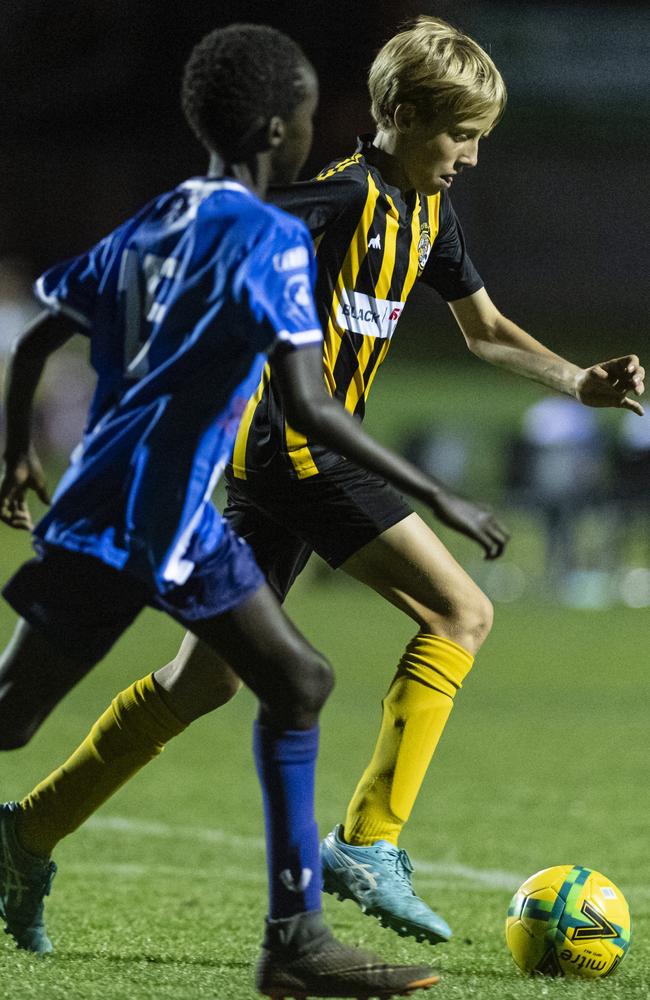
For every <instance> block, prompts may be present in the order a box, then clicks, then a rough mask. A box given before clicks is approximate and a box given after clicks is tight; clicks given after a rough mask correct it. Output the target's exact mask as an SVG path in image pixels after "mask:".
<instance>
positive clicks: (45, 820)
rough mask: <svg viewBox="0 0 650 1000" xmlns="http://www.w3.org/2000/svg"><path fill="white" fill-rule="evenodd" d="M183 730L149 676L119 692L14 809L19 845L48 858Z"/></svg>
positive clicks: (182, 725) (182, 726) (183, 724)
mask: <svg viewBox="0 0 650 1000" xmlns="http://www.w3.org/2000/svg"><path fill="white" fill-rule="evenodd" d="M185 728H186V726H185V723H182V722H180V721H179V719H177V718H176V716H175V715H174V713H173V712H172V711H171V710H170V709H169V708H168V707H167V705H166V704H165V703H164V701H163V699H162V697H161V695H160V692H159V690H158V687H157V685H156V682H155V681H154V677H153V674H149V675H148V676H147V677H143V678H142V679H141V680H139V681H136V682H135V684H132V685H131V687H128V688H126V690H125V691H122V692H120V694H118V695H117V697H115V698H114V699H113V701H112V702H111V704H110V706H109V707H108V708H107V710H106V711H105V712H104V714H103V715H102V716H100V718H99V719H98V720H97V722H96V723H95V725H94V726H93V727H92V729H91V730H90V732H89V733H88V736H87V737H86V738H85V740H84V741H83V743H82V744H81V745H80V746H79V747H78V748H77V749H76V750H75V751H74V753H73V754H72V756H71V757H69V758H68V760H67V761H66V762H65V764H63V765H62V766H61V767H59V768H57V770H56V771H53V772H52V774H50V775H49V776H48V777H47V778H46V779H45V780H44V781H42V782H41V783H40V784H39V785H37V786H36V788H35V789H34V790H33V791H32V792H30V794H29V795H28V796H27V797H26V798H24V799H23V800H22V802H21V803H20V808H21V810H22V814H21V816H20V820H19V823H18V829H17V834H18V839H19V840H20V843H21V845H22V846H23V847H24V849H25V850H26V851H28V852H29V853H30V854H37V855H45V856H49V855H50V854H51V853H52V850H53V848H54V846H55V845H56V844H58V842H59V841H60V840H61V839H62V838H63V837H66V836H67V835H68V834H69V833H72V832H73V830H76V829H77V828H78V827H79V826H81V824H82V823H83V822H84V821H85V820H87V819H88V817H89V816H91V815H92V813H94V812H95V810H96V809H98V808H99V806H100V805H101V804H102V803H103V802H105V801H106V800H107V799H108V798H110V796H111V795H112V794H113V793H114V792H116V791H117V789H118V788H120V786H121V785H123V784H124V783H125V782H126V781H128V780H129V778H131V777H132V776H133V775H134V774H135V773H136V772H137V771H139V770H140V768H141V767H144V765H145V764H147V763H148V762H149V761H150V760H153V758H154V757H156V756H158V754H159V753H161V752H162V750H163V748H164V746H165V743H167V741H168V740H170V739H171V738H172V737H173V736H176V735H177V734H178V733H180V732H182V731H183V729H185Z"/></svg>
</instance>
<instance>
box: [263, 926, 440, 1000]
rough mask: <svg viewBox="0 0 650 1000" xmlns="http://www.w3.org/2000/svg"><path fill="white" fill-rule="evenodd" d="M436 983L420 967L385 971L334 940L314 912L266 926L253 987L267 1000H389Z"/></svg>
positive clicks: (367, 955) (364, 953) (385, 965)
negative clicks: (344, 999) (337, 999)
mask: <svg viewBox="0 0 650 1000" xmlns="http://www.w3.org/2000/svg"><path fill="white" fill-rule="evenodd" d="M437 982H438V976H435V975H434V974H433V972H432V971H431V969H430V968H429V967H428V966H425V965H391V964H389V963H387V962H384V961H383V959H381V958H378V957H377V955H373V954H372V952H368V951H363V950H362V949H360V948H352V947H350V946H349V945H346V944H343V943H342V942H340V941H337V939H336V938H335V937H334V935H333V934H332V932H331V931H330V930H329V928H328V927H326V926H325V924H324V922H323V918H322V915H321V914H320V913H319V912H312V913H299V914H297V915H296V916H295V917H289V918H288V919H286V920H268V921H267V924H266V934H265V936H264V941H263V943H262V954H261V956H260V959H259V962H258V966H257V976H256V985H257V988H258V990H259V991H260V993H261V994H262V995H263V996H267V997H270V998H271V1000H308V998H309V997H332V998H334V997H348V998H352V1000H370V998H371V997H377V998H378V1000H389V998H390V997H402V996H409V995H410V994H411V993H414V992H415V991H416V990H424V989H427V988H428V987H429V986H434V985H435V984H436V983H437Z"/></svg>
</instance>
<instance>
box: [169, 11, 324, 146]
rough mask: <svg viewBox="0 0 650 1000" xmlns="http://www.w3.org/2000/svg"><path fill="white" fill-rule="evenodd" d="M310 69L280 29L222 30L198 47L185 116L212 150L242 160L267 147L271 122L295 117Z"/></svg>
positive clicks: (188, 71)
mask: <svg viewBox="0 0 650 1000" xmlns="http://www.w3.org/2000/svg"><path fill="white" fill-rule="evenodd" d="M305 68H308V69H311V64H310V62H309V60H308V59H307V57H306V56H305V54H304V53H303V51H302V49H301V48H300V46H299V45H297V44H296V42H294V41H293V39H291V38H289V37H288V36H287V35H285V34H283V33H282V32H281V31H277V30H276V29H275V28H270V27H269V26H268V25H264V24H231V25H229V26H228V27H227V28H217V30H216V31H211V32H210V34H209V35H206V36H205V38H202V39H201V41H200V42H199V43H198V44H197V45H196V46H195V47H194V49H193V50H192V53H191V55H190V57H189V59H188V61H187V64H186V66H185V72H184V74H183V87H182V104H183V111H184V113H185V117H186V119H187V121H188V123H189V125H190V127H191V128H192V130H193V131H194V133H195V135H196V136H197V137H198V138H199V139H200V141H201V142H202V143H203V145H204V146H206V147H207V148H208V149H209V150H210V151H211V152H212V151H215V152H218V153H220V154H221V155H222V156H223V157H224V158H225V159H227V160H229V161H230V162H234V163H237V162H241V161H242V160H245V159H247V157H249V156H251V155H252V154H253V153H255V152H259V151H261V150H262V149H263V148H265V142H264V139H263V133H264V131H265V128H266V125H267V124H268V122H269V120H270V119H271V118H272V117H273V116H274V115H278V116H279V117H280V118H285V119H286V118H290V117H291V115H292V113H293V111H294V110H295V108H296V107H297V106H298V105H299V104H300V102H301V101H302V100H303V99H304V98H305V96H306V90H305V81H304V75H303V74H301V72H300V71H301V70H304V69H305Z"/></svg>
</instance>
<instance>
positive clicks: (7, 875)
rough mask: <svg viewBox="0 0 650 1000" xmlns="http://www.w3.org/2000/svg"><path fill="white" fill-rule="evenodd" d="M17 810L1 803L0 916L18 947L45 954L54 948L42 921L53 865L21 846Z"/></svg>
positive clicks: (52, 875)
mask: <svg viewBox="0 0 650 1000" xmlns="http://www.w3.org/2000/svg"><path fill="white" fill-rule="evenodd" d="M18 808H19V807H18V803H16V802H5V803H2V804H0V917H2V919H3V920H4V922H5V934H11V936H12V937H13V939H14V941H15V942H16V945H17V946H18V948H24V949H25V951H33V952H36V953H37V954H39V955H47V954H48V953H49V952H51V951H52V950H53V948H52V942H51V941H50V939H49V937H48V936H47V931H46V930H45V924H44V922H43V900H44V899H45V897H46V896H49V894H50V888H51V886H52V879H53V878H54V876H55V874H56V865H55V864H54V862H53V861H50V859H49V858H37V857H35V856H34V855H33V854H28V853H27V851H25V850H23V848H22V847H21V846H20V844H19V843H18V839H17V837H16V831H15V822H16V815H17V813H18Z"/></svg>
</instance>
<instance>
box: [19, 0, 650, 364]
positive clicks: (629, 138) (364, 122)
mask: <svg viewBox="0 0 650 1000" xmlns="http://www.w3.org/2000/svg"><path fill="white" fill-rule="evenodd" d="M417 13H431V14H438V15H440V16H442V17H445V18H447V19H448V20H451V21H452V22H453V23H454V24H456V25H458V26H459V27H461V28H462V29H464V30H466V31H467V32H468V33H470V34H471V35H473V36H474V37H475V38H476V39H477V40H478V41H480V42H481V44H483V45H484V47H485V48H487V50H488V51H489V52H490V53H491V55H492V56H493V58H494V59H495V61H496V63H497V65H498V66H499V68H500V69H501V71H502V73H503V75H504V77H505V79H506V82H507V84H508V88H509V93H510V100H509V105H508V108H507V111H506V116H505V118H504V120H503V122H502V123H501V124H500V125H499V126H498V128H497V129H496V131H495V132H494V134H493V135H492V136H491V137H490V138H489V139H488V140H487V141H485V142H484V143H483V144H482V148H481V151H480V163H479V168H478V169H477V170H476V171H473V172H471V173H469V174H465V175H464V176H463V178H462V181H461V182H460V183H458V184H457V185H456V187H455V189H454V192H453V197H454V203H455V206H456V209H457V211H458V213H459V215H460V217H461V220H462V222H463V226H464V228H465V231H466V235H467V238H468V243H469V247H470V250H471V253H472V256H473V258H474V260H475V262H476V264H477V265H478V267H479V270H480V271H481V273H482V274H483V277H484V279H485V281H486V284H487V287H488V290H489V291H490V294H491V295H492V297H493V299H494V300H495V301H496V303H497V305H499V306H500V308H502V309H503V311H505V312H506V314H507V315H510V316H511V317H512V318H513V319H515V320H517V321H519V322H521V323H523V325H525V326H526V327H527V328H529V329H530V330H531V331H532V332H534V333H536V334H537V335H539V336H540V337H541V338H542V339H544V340H546V341H547V342H548V343H549V344H550V345H551V346H553V347H555V348H556V349H560V350H562V351H564V352H566V353H568V354H570V356H572V357H573V358H574V359H575V360H578V361H584V362H586V361H588V360H589V361H590V360H595V356H596V355H597V354H600V353H605V352H606V353H608V354H610V355H611V354H614V353H623V352H624V351H628V350H636V351H637V352H641V351H642V350H643V347H644V345H645V344H646V343H647V339H648V337H647V323H648V291H647V274H648V246H649V243H650V240H649V236H650V233H649V228H650V227H649V224H648V218H649V208H650V198H649V194H648V188H649V185H648V156H649V153H650V141H649V139H648V126H649V124H650V121H649V118H650V115H649V112H650V86H649V84H650V69H649V67H650V13H649V11H648V6H647V4H639V5H637V6H634V5H628V4H625V3H611V4H602V3H601V4H593V3H592V4H590V3H561V4H556V3H541V4H530V3H524V2H522V3H502V2H498V3H480V2H479V3H476V2H467V3H465V2H458V3H454V2H447V0H440V2H435V0H420V3H416V4H413V3H407V2H398V0H384V2H374V3H360V2H353V0H352V2H349V3H340V2H339V3H336V2H331V0H330V2H324V0H316V2H303V3H295V4H288V3H272V2H269V3H252V2H248V3H247V2H239V3H235V2H230V0H222V2H207V0H189V2H186V3H184V4H182V5H181V4H174V3H168V2H165V0H158V2H156V0H86V2H73V0H59V2H57V3H52V2H51V0H49V2H48V0H24V2H18V0H3V3H2V6H1V10H0V74H1V77H0V78H1V84H0V86H1V89H2V101H1V104H0V122H1V131H2V144H1V148H0V176H1V178H2V180H1V184H0V258H2V257H3V256H5V255H12V256H20V257H21V258H23V259H24V260H26V261H27V262H28V265H29V268H30V269H31V271H32V272H33V274H36V273H38V271H39V270H41V269H43V268H44V267H46V266H48V265H49V264H50V263H52V262H54V261H55V260H57V259H59V258H61V257H65V256H70V255H72V254H74V253H76V252H78V251H80V250H82V249H84V248H85V247H86V246H87V245H89V244H91V243H92V242H94V241H95V240H96V239H97V238H98V237H99V236H101V235H103V234H104V233H105V232H106V231H108V230H109V229H110V228H112V227H113V226H114V225H116V224H117V223H118V222H120V221H121V220H122V219H123V218H124V217H125V216H127V215H128V214H130V213H132V212H133V211H134V210H135V209H136V208H137V207H139V206H140V205H141V204H142V203H143V202H144V201H146V200H147V199H148V198H150V197H151V196H152V195H154V194H156V193H157V192H158V191H160V190H163V189H165V188H168V187H170V186H172V185H174V184H176V183H177V182H178V181H180V180H181V179H183V178H184V177H185V176H188V175H191V174H197V173H202V172H204V170H205V159H206V158H205V156H204V154H203V152H202V150H201V148H200V146H199V145H198V143H197V142H196V141H195V140H194V138H193V137H192V136H191V134H190V133H189V130H188V129H187V127H186V126H185V123H184V121H183V118H182V115H181V111H180V107H179V101H178V90H179V79H180V76H181V71H182V66H183V63H184V60H185V59H186V57H187V55H188V53H189V51H190V49H191V48H192V46H193V44H194V43H195V42H196V41H197V40H198V39H199V38H200V37H201V36H202V35H203V34H204V33H206V32H207V31H209V30H210V29H212V28H213V27H215V26H218V25H225V24H227V23H230V22H232V21H236V20H240V21H241V20H250V21H260V22H266V23H269V24H272V25H274V26H276V27H279V28H281V29H284V30H286V31H288V32H289V33H291V34H292V35H293V36H294V37H295V38H296V39H297V40H298V41H299V42H300V43H301V44H302V46H303V47H304V49H305V51H306V52H307V54H308V55H309V57H310V58H311V60H312V61H313V63H314V64H315V66H316V69H317V70H318V73H319V75H320V78H321V87H322V99H321V105H320V110H319V113H318V120H317V134H316V141H315V145H314V150H313V153H312V156H311V158H310V161H309V163H308V165H307V171H306V175H308V174H309V173H313V172H315V171H316V170H318V169H319V168H320V167H321V166H322V165H323V164H324V163H325V162H327V161H328V160H330V159H332V158H334V157H336V156H338V155H341V154H345V153H347V152H349V151H350V149H351V148H352V146H353V143H354V138H355V135H356V133H357V131H362V130H364V129H367V128H368V127H369V126H370V119H369V116H368V112H367V104H368V99H367V92H366V88H365V77H366V74H367V70H368V66H369V64H370V63H371V61H372V58H373V56H374V54H375V52H376V51H377V49H378V48H379V47H380V45H381V44H382V42H383V41H385V40H386V39H387V38H388V37H390V35H391V34H393V33H394V32H395V30H396V29H397V27H398V26H399V25H400V24H401V23H402V22H403V21H404V20H405V19H407V18H408V17H411V16H413V15H415V14H417ZM423 295H424V293H423V292H420V293H419V296H418V301H416V303H415V304H414V305H412V308H411V316H412V318H413V317H416V319H421V318H422V316H423V315H424V313H423V310H424V308H425V307H426V306H427V305H428V302H425V301H424V299H423ZM436 310H437V311H436V323H437V324H440V325H442V327H443V328H444V327H445V326H446V324H448V323H449V320H448V318H447V316H446V310H444V309H438V307H436ZM423 325H424V324H421V323H419V322H414V323H411V324H410V326H409V328H408V329H409V331H410V335H409V337H408V338H398V339H403V340H405V339H408V341H409V343H405V344H403V345H402V346H401V347H400V349H401V350H402V351H405V352H407V353H408V352H409V350H414V351H415V352H416V353H417V352H419V350H420V347H421V346H422V343H423V336H424V334H423V333H421V332H420V328H421V327H422V326H423ZM459 341H460V338H455V339H453V340H452V338H448V337H446V338H445V343H444V345H443V347H442V350H444V352H445V353H446V352H447V349H448V348H449V350H450V351H451V352H452V354H454V353H458V356H459V357H460V356H462V353H463V348H462V346H461V344H460V343H459ZM439 351H440V348H439Z"/></svg>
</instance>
